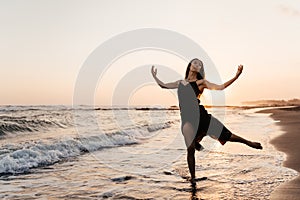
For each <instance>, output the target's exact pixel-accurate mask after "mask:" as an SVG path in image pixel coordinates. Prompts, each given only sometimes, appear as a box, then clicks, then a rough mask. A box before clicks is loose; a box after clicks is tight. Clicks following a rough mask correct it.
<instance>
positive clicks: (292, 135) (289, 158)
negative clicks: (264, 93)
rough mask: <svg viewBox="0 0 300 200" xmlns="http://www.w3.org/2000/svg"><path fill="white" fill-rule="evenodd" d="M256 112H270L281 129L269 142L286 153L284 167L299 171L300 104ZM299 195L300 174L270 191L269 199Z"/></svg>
mask: <svg viewBox="0 0 300 200" xmlns="http://www.w3.org/2000/svg"><path fill="white" fill-rule="evenodd" d="M258 113H271V115H270V117H272V118H273V119H274V120H275V121H278V122H277V123H278V125H279V126H280V127H281V130H282V131H284V133H283V134H282V135H279V136H277V137H276V138H274V139H272V140H271V141H270V143H271V144H272V145H274V146H275V148H276V149H277V150H278V151H281V152H284V153H285V154H286V159H285V160H284V162H283V166H284V167H288V168H291V169H294V170H296V171H297V172H300V155H299V154H300V144H299V141H300V106H297V107H289V108H273V109H266V110H261V111H258ZM299 196H300V176H299V175H298V176H297V177H296V178H294V179H292V180H291V181H289V182H286V183H283V184H281V185H280V186H278V187H277V188H275V190H274V191H273V192H272V193H271V196H270V199H272V200H279V199H280V200H284V199H289V200H293V199H295V200H296V199H299Z"/></svg>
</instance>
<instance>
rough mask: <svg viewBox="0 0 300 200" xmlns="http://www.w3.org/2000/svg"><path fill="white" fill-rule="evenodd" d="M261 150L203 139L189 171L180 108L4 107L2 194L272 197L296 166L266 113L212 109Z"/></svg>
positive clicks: (0, 120)
mask: <svg viewBox="0 0 300 200" xmlns="http://www.w3.org/2000/svg"><path fill="white" fill-rule="evenodd" d="M207 110H208V112H209V113H212V114H213V115H214V116H215V117H217V118H218V119H219V120H220V121H222V122H223V123H224V124H225V125H226V126H227V127H228V128H229V130H231V131H232V132H233V133H235V134H237V135H239V136H242V137H245V138H247V139H250V140H254V141H258V142H261V143H262V146H263V148H264V149H263V150H256V149H251V148H249V147H247V146H245V145H243V144H238V143H231V142H227V143H226V144H225V145H224V146H222V145H221V144H220V143H219V142H218V141H216V140H214V139H212V138H210V137H205V138H204V139H203V141H202V142H201V144H202V146H203V147H204V150H202V151H200V152H196V155H195V157H196V176H197V177H199V181H197V184H196V186H192V185H191V184H190V183H189V182H188V181H187V180H186V177H188V176H189V171H188V167H187V163H186V147H185V144H184V139H183V136H182V134H181V131H180V126H181V124H180V123H181V122H180V113H179V110H176V109H163V108H154V107H153V108H142V107H136V108H121V107H119V108H111V107H90V106H75V107H72V106H58V105H56V106H0V198H1V199H71V198H72V199H213V200H215V199H269V198H270V193H271V192H272V191H273V190H274V189H275V188H276V187H277V186H278V185H280V184H282V183H284V182H286V181H289V180H291V179H293V178H294V177H296V176H297V175H298V173H297V172H296V171H294V170H292V169H289V168H285V167H283V166H282V163H283V161H284V159H285V154H283V153H282V152H279V151H277V150H276V149H275V148H274V147H273V146H272V145H271V144H270V143H269V141H270V140H271V139H272V138H274V137H276V136H278V135H279V134H282V131H281V130H280V127H279V126H278V125H277V124H276V122H275V121H274V120H273V119H272V118H271V117H270V116H269V114H262V113H256V112H255V111H257V110H258V109H244V108H239V107H226V108H225V107H217V108H214V107H213V108H207Z"/></svg>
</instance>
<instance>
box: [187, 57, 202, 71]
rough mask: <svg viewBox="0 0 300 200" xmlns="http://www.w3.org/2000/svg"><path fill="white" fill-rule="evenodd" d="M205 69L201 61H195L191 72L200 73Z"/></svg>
mask: <svg viewBox="0 0 300 200" xmlns="http://www.w3.org/2000/svg"><path fill="white" fill-rule="evenodd" d="M202 67H203V64H202V62H201V61H200V60H198V59H195V60H193V61H192V63H191V69H190V70H191V71H193V72H200V69H201V68H202Z"/></svg>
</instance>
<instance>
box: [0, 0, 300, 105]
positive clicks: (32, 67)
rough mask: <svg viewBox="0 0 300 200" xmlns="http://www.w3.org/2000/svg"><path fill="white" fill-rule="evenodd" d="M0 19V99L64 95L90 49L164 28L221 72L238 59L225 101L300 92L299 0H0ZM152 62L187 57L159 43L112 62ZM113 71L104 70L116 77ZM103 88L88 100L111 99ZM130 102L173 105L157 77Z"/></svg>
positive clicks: (39, 100) (179, 63)
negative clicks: (163, 48)
mask: <svg viewBox="0 0 300 200" xmlns="http://www.w3.org/2000/svg"><path fill="white" fill-rule="evenodd" d="M0 21H1V33H0V44H1V45H0V57H1V59H0V66H1V68H0V72H1V79H0V90H1V98H0V105H9V104H22V105H23V104H24V105H27V104H39V105H41V104H72V102H73V91H74V86H75V82H76V78H77V75H78V73H79V70H80V69H81V67H82V64H83V63H84V61H85V60H86V59H87V57H88V56H89V55H90V54H91V52H93V50H95V49H96V48H97V47H98V46H99V45H101V44H102V43H103V42H105V41H107V40H108V39H110V38H112V37H113V36H115V35H118V34H120V33H123V32H126V31H131V30H135V29H139V28H161V29H167V30H172V31H175V32H178V33H180V34H182V35H185V36H187V37H188V38H190V39H192V40H194V41H195V42H197V43H198V44H199V45H200V46H201V47H202V48H203V49H204V50H205V51H206V53H207V54H208V56H209V57H210V58H211V59H212V61H213V62H214V64H215V66H216V68H217V70H218V72H219V74H220V76H221V78H222V80H223V81H227V80H228V79H230V78H232V77H233V76H234V74H235V72H236V69H237V66H238V65H239V64H243V65H244V72H243V74H242V75H241V77H240V78H239V79H238V80H237V81H236V82H235V83H233V85H232V86H230V87H229V88H227V89H226V90H225V91H224V92H225V95H226V104H227V105H238V104H240V102H243V101H251V100H261V99H285V100H287V99H292V98H300V93H299V88H298V87H299V84H298V81H299V80H300V58H299V52H300V51H299V49H300V40H299V35H300V0H264V1H260V0H251V1H250V0H247V1H246V0H245V1H238V0H226V1H223V0H211V1H203V0H198V1H196V0H194V1H191V0H190V1H189V0H186V1H183V0H182V1H179V0H178V1H176V0H172V1H171V0H168V1H164V0H163V1H159V0H152V1H146V0H135V1H134V0H131V1H130V0H124V1H116V0H107V1H102V0H99V1H96V0H95V1H91V0H87V1H83V0H80V1H79V0H59V1H58V0H27V1H21V0H0ZM152 60H153V61H152ZM151 63H162V64H166V63H167V64H168V65H169V66H174V68H176V70H177V71H178V72H179V73H181V74H182V76H183V75H184V72H185V68H186V65H187V62H185V61H183V60H180V59H178V58H175V57H174V56H172V55H167V54H166V53H161V52H143V53H142V52H137V53H132V54H130V55H128V56H127V57H124V58H120V60H118V61H116V62H115V63H114V64H113V65H115V68H116V69H117V68H118V67H119V68H121V67H123V68H122V70H123V73H126V70H127V68H126V66H131V69H132V68H134V66H140V65H149V74H147V76H151V74H150V65H151ZM124 70H125V71H124ZM128 70H129V68H128ZM107 72H109V71H107ZM160 72H161V71H160V69H159V68H158V76H159V77H160V75H161V74H160ZM114 73H115V72H113V71H112V72H111V74H107V77H110V79H112V80H109V78H106V79H107V81H108V82H109V81H113V82H114V83H115V84H117V82H118V80H119V79H120V77H116V80H114V79H113V78H111V77H112V76H113V75H114ZM137 76H139V75H137ZM142 76H145V75H142ZM161 77H162V76H161ZM206 78H207V79H208V80H212V77H209V74H208V75H207V77H206ZM106 79H105V77H103V80H101V81H104V80H106ZM100 85H101V84H100ZM103 85H105V84H103ZM102 89H103V90H104V91H107V93H106V94H105V95H104V96H103V93H101V94H98V93H97V91H96V92H95V104H97V105H110V104H111V97H110V95H111V93H110V92H109V91H111V90H114V88H113V87H112V88H109V87H108V86H107V87H106V88H102ZM122 92H128V91H122ZM129 92H132V91H129ZM154 97H155V98H154ZM205 100H208V102H209V95H208V94H206V95H205V94H204V97H203V101H204V102H205ZM128 102H129V103H130V104H132V105H134V104H136V105H143V104H144V105H159V104H161V105H177V104H178V103H177V99H176V98H175V97H174V95H173V94H172V93H170V92H169V91H166V90H162V89H160V88H159V87H158V86H155V85H148V86H144V87H142V86H141V87H140V88H139V89H138V90H136V91H135V92H133V94H132V95H131V97H130V99H128Z"/></svg>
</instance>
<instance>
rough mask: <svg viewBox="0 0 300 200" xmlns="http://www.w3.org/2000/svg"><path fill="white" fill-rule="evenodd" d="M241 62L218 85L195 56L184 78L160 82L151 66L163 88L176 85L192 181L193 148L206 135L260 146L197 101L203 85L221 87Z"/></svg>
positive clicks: (193, 165) (222, 140) (241, 67)
mask: <svg viewBox="0 0 300 200" xmlns="http://www.w3.org/2000/svg"><path fill="white" fill-rule="evenodd" d="M242 71H243V65H239V66H238V71H237V73H236V75H235V77H234V78H232V79H231V80H229V81H227V82H225V83H224V84H221V85H218V84H214V83H211V82H209V81H207V80H206V79H205V73H204V67H203V63H202V61H201V60H199V59H197V58H195V59H193V60H191V61H190V63H189V64H188V66H187V69H186V74H185V79H184V80H178V81H175V82H171V83H163V82H162V81H161V80H159V79H158V78H157V76H156V75H157V69H155V67H154V66H152V69H151V72H152V75H153V77H154V79H155V81H156V82H157V84H158V85H159V86H160V87H162V88H165V89H175V88H178V99H179V107H180V115H181V122H182V123H181V130H182V134H183V136H184V139H185V144H186V146H187V162H188V166H189V171H190V174H191V179H190V180H191V182H194V181H195V149H196V150H198V151H199V150H201V148H202V146H201V145H200V144H199V142H200V141H201V140H202V138H203V137H204V136H206V135H209V136H211V137H212V138H214V139H217V140H219V142H220V143H221V144H222V145H224V144H225V143H226V142H227V141H230V142H240V143H243V144H246V145H248V146H250V147H252V148H256V149H262V146H261V144H260V143H258V142H252V141H249V140H246V139H244V138H242V137H239V136H237V135H235V134H233V133H232V132H230V131H229V130H228V129H227V128H226V127H225V126H224V125H223V124H222V123H221V122H220V121H219V120H217V119H216V118H214V117H213V116H212V115H211V114H208V113H207V111H206V110H205V108H204V106H202V105H199V103H200V100H199V98H200V96H201V94H202V93H203V91H204V89H209V90H224V89H225V88H227V87H228V86H229V85H231V84H232V83H233V82H234V81H235V80H237V78H238V77H239V76H240V75H241V73H242Z"/></svg>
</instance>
